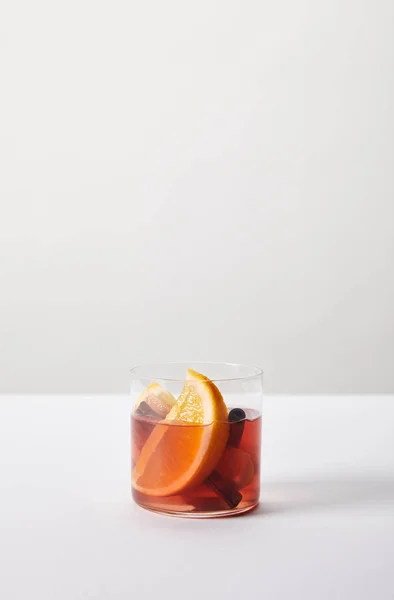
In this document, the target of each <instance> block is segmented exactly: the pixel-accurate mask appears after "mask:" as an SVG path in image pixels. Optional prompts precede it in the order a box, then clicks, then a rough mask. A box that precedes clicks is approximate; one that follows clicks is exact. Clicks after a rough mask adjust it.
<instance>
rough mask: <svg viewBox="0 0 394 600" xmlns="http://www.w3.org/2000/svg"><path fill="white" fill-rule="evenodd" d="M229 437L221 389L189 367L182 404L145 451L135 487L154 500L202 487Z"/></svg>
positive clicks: (135, 475)
mask: <svg viewBox="0 0 394 600" xmlns="http://www.w3.org/2000/svg"><path fill="white" fill-rule="evenodd" d="M228 433H229V425H228V423H227V408H226V405H225V403H224V400H223V398H222V395H221V393H220V391H219V390H218V388H217V387H216V385H215V384H214V383H213V382H212V381H210V380H209V379H208V378H207V377H205V376H204V375H201V374H200V373H197V372H196V371H192V370H191V369H189V370H188V372H187V378H186V382H185V386H184V388H183V391H182V393H181V395H180V396H179V399H178V401H177V402H176V404H174V406H173V407H172V409H171V410H170V412H169V413H168V415H167V417H166V419H164V420H163V421H161V422H160V423H158V424H157V425H156V426H155V428H154V430H153V431H152V433H151V435H150V436H149V438H148V440H147V441H146V443H145V445H144V446H143V448H142V450H141V453H140V455H139V457H138V460H137V464H136V465H135V467H134V471H133V482H134V483H133V484H134V488H135V489H136V490H137V491H139V492H141V493H143V494H147V495H149V496H171V495H173V494H177V493H179V492H181V491H183V490H185V489H188V488H191V487H194V486H196V485H199V484H200V483H202V482H203V481H204V479H206V477H208V476H209V475H210V474H211V473H212V471H213V469H214V468H215V466H216V464H217V463H218V461H219V460H220V458H221V456H222V454H223V452H224V449H225V446H226V443H227V439H228Z"/></svg>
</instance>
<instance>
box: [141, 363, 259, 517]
mask: <svg viewBox="0 0 394 600" xmlns="http://www.w3.org/2000/svg"><path fill="white" fill-rule="evenodd" d="M131 378H132V382H131V395H132V406H133V408H132V413H131V460H132V495H133V498H134V500H135V502H136V503H137V504H138V505H139V506H141V507H143V508H146V509H148V510H152V511H156V512H160V513H163V514H166V515H175V516H183V517H221V516H230V515H236V514H240V513H244V512H247V511H250V510H252V509H253V508H255V507H256V506H257V505H258V502H259V495H260V448H261V414H262V398H263V390H262V371H261V369H259V368H258V367H252V366H247V365H239V364H232V363H166V364H165V363H163V364H151V365H140V366H137V367H134V368H133V369H131Z"/></svg>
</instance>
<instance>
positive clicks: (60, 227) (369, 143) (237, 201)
mask: <svg viewBox="0 0 394 600" xmlns="http://www.w3.org/2000/svg"><path fill="white" fill-rule="evenodd" d="M393 30H394V3H393V2H392V0H387V1H385V0H378V1H377V2H372V1H369V2H366V1H364V2H360V1H356V0H340V1H339V0H334V1H332V0H330V1H329V0H317V1H316V0H314V1H307V0H299V1H298V2H292V1H291V0H279V1H278V2H272V1H271V2H264V1H263V2H262V1H257V0H256V1H244V0H243V1H242V2H241V0H237V1H234V0H226V1H225V0H217V1H212V0H202V1H200V2H198V3H196V2H195V3H188V2H186V3H185V2H181V1H176V0H167V1H166V2H161V1H159V0H150V1H147V2H133V1H132V2H130V1H127V2H126V1H123V0H122V1H116V0H115V1H114V2H111V3H103V2H97V1H93V0H89V1H87V0H78V1H76V0H70V1H69V2H67V3H58V2H55V3H54V2H50V1H49V0H48V1H44V0H37V1H36V2H34V3H32V2H28V1H27V0H15V1H14V2H3V3H2V4H1V6H0V82H1V83H0V85H1V94H0V119H1V121H0V129H1V135H0V164H1V176H0V201H1V215H0V288H1V289H0V391H1V392H54V391H56V392H124V391H127V387H128V372H127V369H128V368H129V367H130V366H131V365H132V364H134V363H137V362H144V361H157V360H177V359H179V360H187V359H189V358H190V359H194V360H198V359H200V360H231V361H241V362H253V363H258V364H260V365H261V366H262V367H263V368H264V370H265V373H266V376H265V385H266V389H267V391H269V392H291V393H297V392H302V393H308V392H321V393H331V392H343V393H346V392H364V393H368V392H393V391H394V374H393V373H394V370H393V364H394V317H393V306H394V275H393V273H394V269H393V255H394V242H393V223H394V218H393V217H394V215H393V212H394V177H393V157H394V152H393V151H394V118H393V106H394V42H393Z"/></svg>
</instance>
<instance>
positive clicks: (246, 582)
mask: <svg viewBox="0 0 394 600" xmlns="http://www.w3.org/2000/svg"><path fill="white" fill-rule="evenodd" d="M128 413H129V400H128V398H127V397H124V396H123V397H122V396H112V397H108V396H107V397H77V396H72V397H70V396H45V397H37V396H30V397H29V396H23V397H21V396H13V397H12V396H2V397H1V396H0V571H1V573H0V598H1V599H2V600H3V599H4V600H30V599H34V600H35V599H39V600H79V599H83V600H85V599H91V598H94V599H97V600H130V599H131V598H142V599H145V598H155V599H156V598H165V599H167V598H168V599H172V600H177V599H182V600H185V599H188V600H190V599H191V600H194V599H199V600H201V598H205V599H207V598H208V599H210V598H212V599H213V598H218V599H221V598H223V599H226V600H232V599H234V600H239V599H241V598H250V599H256V600H257V599H261V598H264V600H271V599H272V600H282V599H283V600H287V599H289V600H293V599H301V600H309V599H310V600H326V599H327V600H333V599H335V600H342V599H343V600H352V599H354V600H364V599H365V600H375V599H376V600H393V599H394V435H393V433H394V398H393V397H392V396H391V397H390V396H380V397H379V396H376V397H372V396H358V397H355V396H353V397H350V396H347V397H338V396H337V397H332V396H325V397H295V396H294V397H284V396H275V397H270V398H266V400H265V405H264V410H263V452H262V481H263V486H262V502H261V508H260V509H259V510H257V511H256V512H254V513H252V514H250V515H246V516H244V517H238V518H232V519H231V518H230V519H210V520H187V519H175V518H169V517H162V516H159V515H155V514H151V513H149V512H145V511H143V510H141V509H139V508H138V507H136V506H135V505H133V504H132V501H131V498H130V492H129V490H130V473H129V464H130V459H129V416H128Z"/></svg>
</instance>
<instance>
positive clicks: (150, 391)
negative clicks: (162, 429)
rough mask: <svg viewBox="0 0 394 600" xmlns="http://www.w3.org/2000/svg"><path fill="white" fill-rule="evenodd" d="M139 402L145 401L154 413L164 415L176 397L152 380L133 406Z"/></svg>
mask: <svg viewBox="0 0 394 600" xmlns="http://www.w3.org/2000/svg"><path fill="white" fill-rule="evenodd" d="M141 402H146V403H147V405H148V406H149V407H150V408H151V409H152V410H153V411H154V412H155V413H156V414H158V415H160V416H161V417H165V416H166V415H167V414H168V413H169V412H170V410H171V408H172V407H173V406H174V404H175V403H176V399H175V398H174V396H173V395H172V394H170V392H168V391H167V390H166V389H164V388H163V387H162V386H161V385H160V384H158V383H156V382H154V383H151V384H150V386H148V387H147V388H146V390H144V391H143V392H142V394H141V396H140V397H139V398H138V401H137V404H136V406H135V408H136V409H137V408H138V407H139V405H140V404H141Z"/></svg>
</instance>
